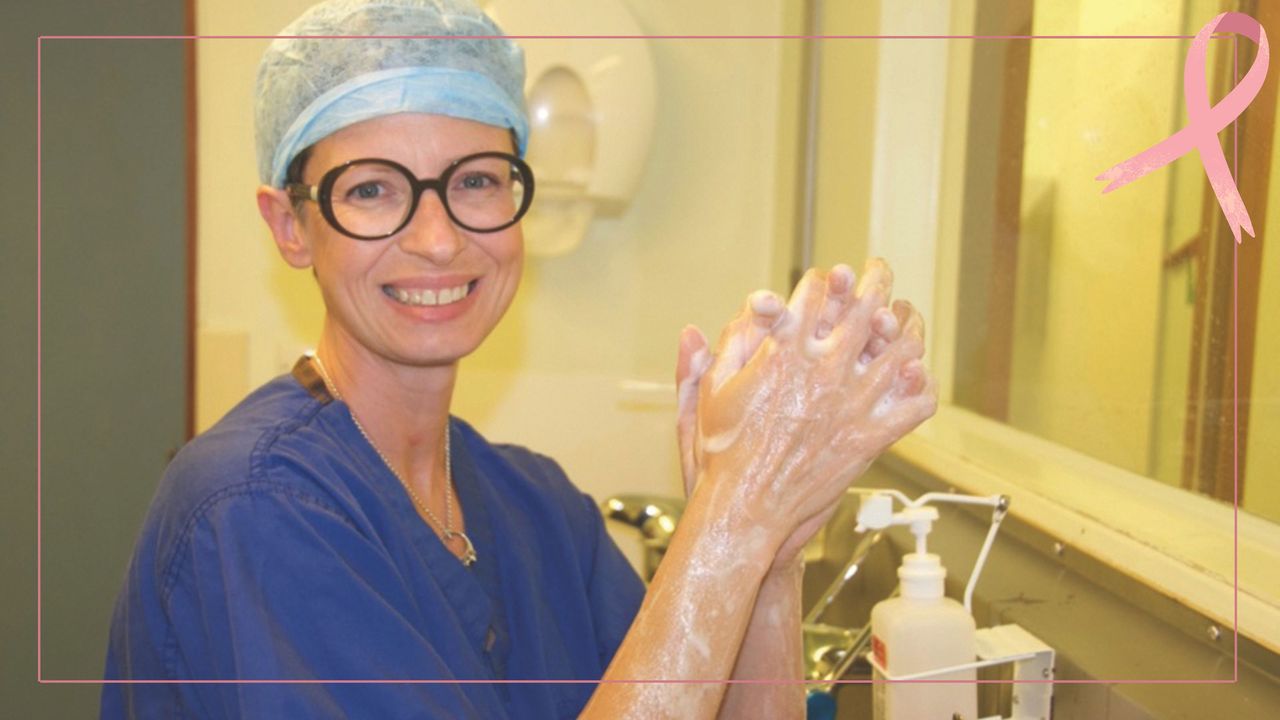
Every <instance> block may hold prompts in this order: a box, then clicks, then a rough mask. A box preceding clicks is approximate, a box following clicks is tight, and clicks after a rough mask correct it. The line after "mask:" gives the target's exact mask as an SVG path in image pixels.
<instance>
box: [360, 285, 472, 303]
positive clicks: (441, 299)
mask: <svg viewBox="0 0 1280 720" xmlns="http://www.w3.org/2000/svg"><path fill="white" fill-rule="evenodd" d="M382 292H384V293H386V295H387V296H388V297H390V298H393V299H395V300H398V301H400V302H401V303H403V304H405V305H419V306H427V305H451V304H453V303H456V302H458V301H459V300H461V299H462V298H464V297H466V296H467V294H468V293H469V292H471V284H470V283H463V284H462V285H459V286H457V287H452V288H441V289H439V290H429V289H428V290H405V289H404V288H397V287H392V286H390V285H383V286H382Z"/></svg>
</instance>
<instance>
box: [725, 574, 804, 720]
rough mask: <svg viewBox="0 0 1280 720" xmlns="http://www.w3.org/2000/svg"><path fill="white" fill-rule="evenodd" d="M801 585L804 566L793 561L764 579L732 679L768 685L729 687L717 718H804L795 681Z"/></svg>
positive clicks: (799, 666)
mask: <svg viewBox="0 0 1280 720" xmlns="http://www.w3.org/2000/svg"><path fill="white" fill-rule="evenodd" d="M803 581H804V562H803V561H802V559H801V558H800V557H798V556H797V557H796V558H795V559H794V560H792V561H791V562H790V563H789V564H786V565H783V566H782V567H778V566H776V565H775V567H774V569H773V570H771V571H770V572H769V574H768V576H766V577H765V580H764V583H763V584H762V585H761V586H760V594H759V595H758V596H757V597H756V605H755V611H754V612H753V613H752V615H751V624H750V625H749V626H748V628H747V634H746V637H744V638H743V641H742V650H741V651H740V652H739V653H738V663H737V665H736V666H735V667H734V669H733V679H734V680H745V681H767V682H744V683H734V684H731V685H729V690H728V691H727V692H726V694H725V698H724V702H723V703H722V704H721V706H720V717H721V718H724V719H725V720H731V719H733V718H747V717H762V718H777V719H778V720H787V719H788V718H803V717H804V714H805V704H804V685H803V684H801V682H800V681H801V680H802V679H803V677H804V660H803V657H802V654H803V648H802V644H803V638H802V636H801V628H800V618H801V615H802V612H803V607H802V600H801V588H802V585H803Z"/></svg>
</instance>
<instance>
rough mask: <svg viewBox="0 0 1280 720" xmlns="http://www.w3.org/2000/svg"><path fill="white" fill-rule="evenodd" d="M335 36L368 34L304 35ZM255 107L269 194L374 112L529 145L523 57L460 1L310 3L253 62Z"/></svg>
mask: <svg viewBox="0 0 1280 720" xmlns="http://www.w3.org/2000/svg"><path fill="white" fill-rule="evenodd" d="M336 35H343V36H346V35H365V36H367V35H372V36H377V37H375V38H372V39H364V38H361V39H347V38H334V37H312V36H336ZM299 36H307V37H299ZM405 36H416V37H414V38H407V37H405ZM424 36H426V37H424ZM477 36H479V37H477ZM481 38H482V39H481ZM254 105H255V107H254V118H255V124H256V142H257V148H258V175H259V177H260V178H261V179H262V182H264V183H266V184H268V185H272V186H274V187H282V186H283V185H284V181H285V174H286V172H287V170H288V168H289V163H290V162H292V161H293V158H294V157H296V156H297V155H298V153H300V152H302V151H303V150H304V149H306V148H307V147H309V146H311V145H313V144H314V143H316V142H318V141H319V140H322V139H324V138H325V137H327V136H329V135H332V134H333V133H335V132H337V131H338V130H341V129H342V128H344V127H347V126H348V125H353V124H355V123H358V122H360V121H362V120H369V119H371V118H376V117H382V116H383V115H392V114H394V113H401V112H421V113H434V114H437V115H448V116H451V117H456V118H462V119H464V120H475V121H477V122H482V123H485V124H487V125H495V126H498V127H503V128H510V129H512V130H513V131H514V132H515V135H516V144H517V148H518V152H519V153H520V154H521V155H523V154H524V150H525V147H526V145H527V143H528V138H529V120H528V115H527V114H526V112H525V105H524V53H523V52H522V51H521V50H520V47H519V46H518V45H516V44H515V42H514V41H512V40H510V39H508V38H504V37H502V30H500V29H499V28H498V26H497V25H495V24H494V22H493V21H492V20H490V19H489V17H488V16H487V15H485V14H484V13H483V12H481V11H480V9H479V8H477V7H476V6H475V5H473V4H472V3H470V2H467V1H466V0H330V1H329V2H324V3H321V4H319V5H316V6H314V7H312V8H311V9H310V10H308V11H307V12H305V13H303V15H302V16H301V17H299V18H298V19H297V20H294V21H293V22H292V23H290V24H289V26H288V27H286V28H285V29H284V30H281V31H280V37H278V38H276V39H275V40H273V41H272V42H271V45H270V47H268V48H267V51H266V53H265V54H264V55H263V56H262V63H261V64H260V65H259V66H258V83H257V93H256V97H255V100H254Z"/></svg>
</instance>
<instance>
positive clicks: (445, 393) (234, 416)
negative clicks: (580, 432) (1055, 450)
mask: <svg viewBox="0 0 1280 720" xmlns="http://www.w3.org/2000/svg"><path fill="white" fill-rule="evenodd" d="M342 34H361V35H377V36H409V35H412V36H429V37H431V38H435V39H416V40H406V39H391V38H388V39H378V40H341V39H337V40H335V39H311V38H309V37H292V38H287V39H280V40H277V41H276V42H275V43H273V44H272V46H271V48H270V49H269V50H268V52H267V54H266V56H265V57H264V59H263V62H262V65H261V68H260V71H259V78H258V95H257V130H258V146H259V147H258V150H259V160H260V170H261V175H262V179H263V183H264V184H263V186H262V187H261V188H260V189H259V190H258V195H257V199H258V207H259V210H260V212H261V214H262V216H263V218H264V220H265V221H266V223H267V225H268V226H269V227H270V229H271V233H272V235H273V237H274V239H275V242H276V244H277V246H278V248H279V250H280V253H281V255H282V257H283V258H284V259H285V261H286V262H288V263H289V264H290V265H292V266H294V267H297V268H310V269H311V270H312V271H313V273H314V275H315V277H316V281H317V283H318V285H319V287H320V290H321V295H322V297H323V299H324V303H325V310H326V313H325V321H324V326H323V330H322V334H321V338H320V342H319V345H318V348H317V351H316V354H315V355H314V356H313V357H305V358H303V359H301V360H300V361H299V362H298V364H297V365H296V366H295V368H294V371H293V373H291V374H290V375H288V376H285V377H281V378H278V379H276V380H274V381H272V382H271V383H268V384H267V385H265V386H264V387H262V388H260V389H259V390H257V391H256V392H254V393H253V394H251V395H250V396H249V397H248V398H246V399H245V400H244V401H243V402H242V403H241V404H240V405H239V406H237V407H236V408H235V409H233V410H232V411H231V412H230V413H229V414H228V415H227V417H226V418H224V419H223V420H222V421H220V422H219V423H218V424H217V425H216V426H214V427H213V428H212V429H210V430H209V431H208V432H207V433H205V434H203V435H201V436H200V437H199V438H197V439H195V440H194V441H192V443H190V444H189V445H188V446H187V447H186V448H184V449H183V451H182V452H181V453H180V454H179V455H178V457H177V458H176V459H175V460H174V462H173V464H172V465H171V466H170V468H169V470H168V471H167V473H166V477H165V479H164V481H163V482H162V484H161V487H160V489H159V491H158V493H157V496H156V498H155V500H154V502H153V506H152V508H151V510H150V513H149V515H148V519H147V521H146V524H145V526H144V528H143V532H142V536H141V538H140V540H139V543H138V547H137V550H136V551H135V556H134V559H133V561H132V563H131V565H130V569H129V574H128V578H127V580H126V584H125V587H124V590H123V591H122V593H121V596H120V599H119V602H118V603H117V608H116V613H115V618H114V622H113V628H112V638H111V647H110V650H109V653H108V661H107V678H108V679H109V680H110V679H117V678H119V679H127V680H168V681H191V680H206V681H219V680H222V681H226V680H232V681H245V680H248V681H254V680H258V681H264V680H326V681H339V680H348V681H352V682H347V683H340V682H324V683H316V682H312V683H291V684H290V683H278V682H222V683H219V682H212V683H192V682H170V683H167V684H108V685H107V686H106V687H105V689H104V693H103V715H104V716H105V717H125V716H129V717H177V716H196V717H290V718H292V717H377V718H395V717H413V718H463V717H465V718H473V717H474V718H503V717H528V718H544V717H547V718H550V717H573V716H579V715H580V716H581V717H592V718H597V717H598V718H619V717H636V718H655V717H680V718H696V717H713V716H715V715H716V714H717V712H719V713H720V714H721V715H722V716H724V717H748V716H762V717H798V716H799V715H800V714H801V713H802V712H803V703H802V696H801V692H802V686H800V685H799V684H794V683H793V684H790V685H787V684H776V685H760V684H756V685H752V684H738V685H732V686H730V687H729V689H728V690H727V691H726V685H725V684H724V683H723V682H718V681H723V680H728V679H730V678H734V679H744V680H750V679H772V680H783V681H785V680H798V679H799V672H800V658H799V639H800V632H799V617H800V595H799V593H800V588H799V580H800V576H801V572H802V566H801V562H800V555H799V551H800V549H801V548H802V547H803V545H804V543H805V542H806V541H807V540H808V539H809V538H810V537H811V536H812V535H813V534H814V532H816V531H817V529H818V528H819V527H821V525H822V524H823V523H824V522H825V521H826V519H827V518H828V516H829V515H830V512H831V509H832V508H834V506H835V502H836V501H837V499H838V498H839V496H840V494H841V493H842V492H843V490H844V488H845V487H846V486H847V485H848V484H849V482H851V480H852V479H853V478H854V477H856V475H857V474H858V473H860V472H861V470H862V469H863V468H865V467H866V465H867V464H868V463H869V462H870V461H871V460H872V459H873V458H874V457H875V456H876V455H877V454H878V453H879V452H880V451H881V450H882V449H883V448H884V447H886V446H887V445H888V444H889V443H891V442H893V441H894V440H896V439H897V438H898V437H900V436H901V435H902V434H904V433H905V432H907V431H909V430H910V429H911V428H912V427H914V426H915V425H916V424H918V423H919V422H920V421H922V420H923V419H924V418H925V417H927V416H928V415H929V414H930V413H932V411H933V407H934V398H933V391H932V388H931V387H930V386H929V383H928V381H927V376H926V375H925V373H924V370H923V367H922V366H921V364H920V361H919V358H920V356H921V354H922V353H923V340H922V337H921V335H922V330H921V328H922V323H921V321H920V318H919V315H918V314H917V313H915V311H914V310H912V309H911V307H910V306H909V305H907V304H905V303H901V302H899V303H895V305H894V308H893V309H892V310H890V309H888V308H886V307H885V303H886V298H887V297H888V294H889V285H890V282H891V279H890V276H889V273H888V270H887V268H885V267H884V266H883V264H882V263H874V262H873V263H871V264H869V265H868V269H867V271H866V272H865V273H864V276H863V278H862V281H861V283H859V284H858V287H857V288H856V290H855V287H854V278H853V274H852V272H851V271H849V270H848V268H844V267H837V268H836V269H834V270H832V271H831V272H830V273H828V274H821V273H817V272H811V273H810V274H808V275H806V277H805V279H804V280H803V281H802V282H801V283H800V285H799V287H798V288H797V290H796V292H795V294H794V295H793V297H792V299H791V301H790V303H789V304H784V303H783V301H782V299H781V298H778V297H777V296H774V295H772V294H770V293H757V294H756V295H753V296H752V297H751V298H750V299H749V301H748V303H747V305H746V307H744V310H743V312H742V314H741V315H740V316H739V317H738V318H737V319H735V320H734V321H733V322H732V323H730V325H729V326H728V327H727V328H726V330H725V332H724V334H723V335H722V337H721V339H720V342H719V344H718V345H717V348H716V352H715V354H714V356H713V355H712V353H711V352H710V349H709V348H708V346H707V343H706V341H705V340H704V339H703V337H702V335H701V334H700V333H699V332H698V331H697V330H696V329H693V328H688V329H686V330H685V332H684V333H683V335H682V337H681V339H680V353H679V360H678V363H677V382H678V385H679V392H680V412H679V422H678V427H679V433H680V440H681V449H682V456H683V457H682V460H683V467H684V472H685V481H686V488H687V489H688V490H689V493H690V497H689V501H688V506H687V509H686V511H685V513H684V516H683V518H682V522H681V527H680V531H679V532H678V533H677V534H676V536H675V537H674V538H673V541H672V543H671V546H670V548H669V550H668V551H667V554H666V557H665V559H664V561H663V564H662V566H661V568H660V570H659V572H658V574H657V576H656V577H655V578H654V580H653V582H652V584H651V585H650V587H649V589H648V592H645V588H644V587H643V585H642V584H641V583H640V581H639V579H638V578H637V577H636V576H635V574H634V572H633V571H632V570H631V569H630V568H629V566H628V565H627V563H626V562H625V560H624V559H623V558H622V557H621V555H620V553H619V552H618V550H617V549H616V548H615V547H614V546H613V544H612V542H611V541H610V540H609V538H608V536H607V535H606V534H605V532H604V529H603V523H602V521H601V518H600V515H599V512H598V511H597V510H596V508H595V505H594V502H593V501H591V500H590V499H589V498H587V497H586V496H585V495H583V494H582V493H580V492H579V491H577V490H576V489H575V488H574V487H573V486H572V484H570V483H569V481H568V480H567V479H566V478H565V477H564V474H563V472H562V471H561V470H560V469H559V467H558V466H557V465H556V464H555V463H554V462H553V461H551V460H549V459H548V458H545V457H542V456H539V455H536V454H534V453H532V452H530V451H528V450H525V449H523V448H518V447H511V446H495V445H492V444H490V443H488V442H486V441H485V440H484V439H483V438H482V437H481V436H480V435H479V434H478V433H476V432H475V430H473V429H472V428H470V427H469V426H468V425H467V424H466V423H464V422H462V421H461V420H458V419H456V418H451V417H450V415H449V405H450V399H451V397H452V392H453V387H454V383H455V380H456V376H457V368H458V363H459V361H460V360H461V358H463V357H465V356H466V355H468V354H469V353H471V352H472V351H474V350H475V349H476V347H477V346H478V345H479V344H480V343H481V342H482V341H483V340H484V338H485V336H486V335H487V334H488V333H489V332H490V331H491V330H492V329H493V328H494V326H495V325H496V324H497V322H498V320H499V319H500V318H501V317H502V315H503V313H504V312H505V310H506V309H507V307H508V305H509V304H510V302H511V299H512V297H513V295H514V293H515V290H516V285H517V283H518V281H519V277H520V273H521V267H522V260H523V256H522V238H521V234H520V226H519V222H518V221H519V219H520V217H521V216H522V215H523V213H524V211H525V210H526V209H527V207H528V203H529V201H530V200H531V198H532V192H533V187H534V179H533V176H532V172H531V171H530V169H529V168H528V167H527V166H526V165H525V164H524V162H523V161H522V160H521V159H520V157H519V156H520V155H521V154H522V153H523V150H524V147H525V143H526V140H527V136H528V123H527V120H526V118H525V116H524V110H523V103H522V100H521V98H522V95H521V93H522V86H523V75H524V72H523V61H522V57H521V55H520V52H519V50H518V48H517V47H516V46H515V45H514V43H511V42H510V41H508V40H505V39H502V38H501V37H498V36H500V35H501V33H500V31H499V30H498V29H497V28H496V27H495V26H494V25H493V24H492V23H491V22H490V21H489V20H488V19H487V18H486V17H485V16H484V15H483V14H482V13H480V12H479V11H478V10H477V9H475V8H474V7H472V6H470V5H469V4H466V3H465V2H462V1H461V0H436V1H434V2H433V1H431V0H336V1H334V2H329V3H325V4H323V5H319V6H316V7H315V8H312V9H311V10H310V11H308V12H307V13H306V14H305V15H304V16H303V17H301V18H299V19H298V20H297V21H295V22H294V23H293V24H292V25H290V26H289V27H288V28H286V29H285V30H284V31H283V32H282V36H334V35H342ZM448 36H473V37H474V36H483V37H486V38H488V39H482V40H476V39H465V40H464V39H452V40H450V39H444V38H446V37H448ZM422 680H437V681H444V682H437V683H423V682H410V681H422ZM493 680H533V681H550V680H578V681H582V682H578V683H549V682H526V683H507V684H504V683H499V684H495V683H493V682H491V681H493ZM597 680H603V681H605V682H602V683H598V684H597V683H596V682H595V681H597ZM638 680H668V681H679V680H702V681H711V682H703V683H638V682H634V681H638ZM466 681H472V682H466Z"/></svg>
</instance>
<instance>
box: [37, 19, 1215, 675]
mask: <svg viewBox="0 0 1280 720" xmlns="http://www.w3.org/2000/svg"><path fill="white" fill-rule="evenodd" d="M295 37H296V38H310V39H347V40H356V39H370V38H380V39H384V40H385V39H474V40H481V39H517V40H1180V39H1181V40H1186V39H1194V38H1195V36H1194V35H501V36H499V35H475V36H436V35H380V36H369V35H313V36H292V35H290V36H282V35H40V36H37V37H36V682H37V684H50V685H57V684H71V685H117V684H124V685H128V684H139V683H149V684H183V683H186V684H257V683H275V684H315V683H324V684H347V683H360V684H388V683H394V684H404V683H422V684H436V683H449V684H471V683H491V684H508V683H509V684H523V683H546V684H559V683H574V684H583V683H594V684H609V683H615V682H626V683H635V684H649V683H657V684H663V683H672V684H679V683H711V682H715V683H729V684H742V683H747V684H753V683H764V684H768V683H773V684H806V685H811V684H813V683H811V682H807V681H783V682H781V683H779V682H778V681H767V680H766V681H752V680H705V681H700V680H608V681H606V680H105V679H98V680H76V679H46V678H44V677H43V675H44V665H43V647H44V643H43V635H42V630H43V627H44V624H43V604H42V602H41V600H42V591H43V573H42V565H41V556H42V552H41V551H42V526H43V524H42V522H41V520H42V517H43V514H42V502H41V501H42V497H43V493H42V490H43V485H42V470H43V463H42V462H41V458H42V456H43V452H42V450H43V448H42V440H43V416H42V407H43V402H42V400H43V376H42V372H41V370H42V366H41V355H42V349H43V332H42V330H43V323H42V315H41V298H42V297H43V293H42V278H43V273H42V268H43V259H42V248H43V243H42V219H43V211H42V207H43V205H42V200H43V183H42V173H43V167H44V165H43V159H42V152H41V151H42V148H43V146H44V145H43V141H42V140H43V127H42V117H43V115H42V97H43V84H42V82H41V71H42V63H41V59H42V49H43V41H45V40H275V39H278V38H295ZM1211 38H1212V39H1226V38H1230V39H1231V40H1232V52H1233V68H1232V73H1233V76H1234V79H1235V80H1236V82H1239V77H1240V53H1239V48H1240V42H1239V35H1238V34H1236V33H1214V34H1213V35H1212V36H1211ZM1239 127H1240V125H1239V118H1236V119H1235V120H1233V121H1232V124H1231V131H1232V142H1233V152H1232V168H1231V172H1232V174H1235V173H1236V172H1237V170H1238V168H1239V165H1240V138H1239ZM1239 266H1240V256H1239V247H1238V246H1237V247H1236V248H1235V249H1234V250H1233V254H1232V278H1231V285H1232V298H1231V300H1232V370H1233V372H1232V402H1231V410H1232V474H1233V477H1232V487H1233V492H1232V538H1233V540H1232V631H1233V643H1232V661H1233V662H1232V677H1231V679H1230V680H1226V679H1206V680H1172V679H1154V680H1106V679H1094V680H1059V679H1056V678H1055V679H1052V680H961V681H945V680H942V681H939V680H934V681H928V680H924V681H912V680H888V681H884V680H882V681H877V680H836V681H833V683H832V684H836V685H845V684H872V683H877V682H882V683H883V682H887V683H912V682H926V683H927V682H934V683H947V682H963V683H976V684H979V685H984V684H1015V685H1016V684H1062V685H1096V684H1102V683H1106V684H1114V685H1221V684H1235V683H1238V682H1239V679H1240V621H1239V620H1240V425H1239V392H1240V389H1239V364H1240V362H1239V361H1240V357H1239V353H1240V348H1239Z"/></svg>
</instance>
